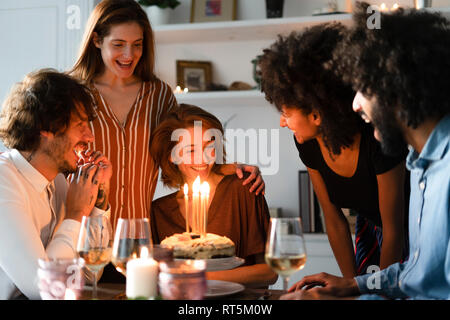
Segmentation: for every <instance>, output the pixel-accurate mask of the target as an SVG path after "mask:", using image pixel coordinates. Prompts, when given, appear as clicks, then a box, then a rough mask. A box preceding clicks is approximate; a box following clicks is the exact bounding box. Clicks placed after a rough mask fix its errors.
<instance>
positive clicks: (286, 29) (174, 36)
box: [154, 7, 450, 44]
mask: <svg viewBox="0 0 450 320" xmlns="http://www.w3.org/2000/svg"><path fill="white" fill-rule="evenodd" d="M426 10H428V11H432V12H441V13H443V14H444V15H445V16H446V17H448V18H450V7H438V8H427V9H426ZM332 21H338V22H341V23H343V24H344V25H350V24H351V21H352V15H351V14H350V13H346V14H330V15H319V16H304V17H291V18H274V19H260V20H238V21H224V22H200V23H183V24H168V25H162V26H156V27H155V28H154V32H155V41H156V43H157V44H176V43H192V42H195V43H198V42H212V41H249V40H250V41H253V40H273V39H276V37H277V36H278V35H279V34H284V35H287V34H289V33H290V32H291V31H294V30H299V29H302V28H305V27H310V26H313V25H316V24H320V23H326V22H332Z"/></svg>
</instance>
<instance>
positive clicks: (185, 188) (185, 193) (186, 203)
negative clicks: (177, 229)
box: [183, 183, 189, 233]
mask: <svg viewBox="0 0 450 320" xmlns="http://www.w3.org/2000/svg"><path fill="white" fill-rule="evenodd" d="M183 189H184V210H185V214H186V232H187V233H189V196H188V192H189V187H188V184H187V183H185V184H184V188H183Z"/></svg>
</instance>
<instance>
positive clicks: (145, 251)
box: [141, 247, 148, 259]
mask: <svg viewBox="0 0 450 320" xmlns="http://www.w3.org/2000/svg"><path fill="white" fill-rule="evenodd" d="M147 258H148V249H147V247H142V248H141V259H147Z"/></svg>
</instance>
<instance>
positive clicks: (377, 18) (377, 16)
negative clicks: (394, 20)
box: [366, 5, 381, 30]
mask: <svg viewBox="0 0 450 320" xmlns="http://www.w3.org/2000/svg"><path fill="white" fill-rule="evenodd" d="M366 13H367V14H370V16H369V17H368V18H367V20H366V26H367V28H368V29H370V30H373V29H381V9H380V7H378V6H377V5H370V6H368V7H367V11H366Z"/></svg>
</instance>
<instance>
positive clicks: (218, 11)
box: [191, 0, 237, 23]
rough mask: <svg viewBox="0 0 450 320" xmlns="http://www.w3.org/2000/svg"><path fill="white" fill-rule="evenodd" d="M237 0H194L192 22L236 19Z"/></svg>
mask: <svg viewBox="0 0 450 320" xmlns="http://www.w3.org/2000/svg"><path fill="white" fill-rule="evenodd" d="M236 4H237V0H192V3H191V23H195V22H215V21H231V20H235V19H236Z"/></svg>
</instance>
